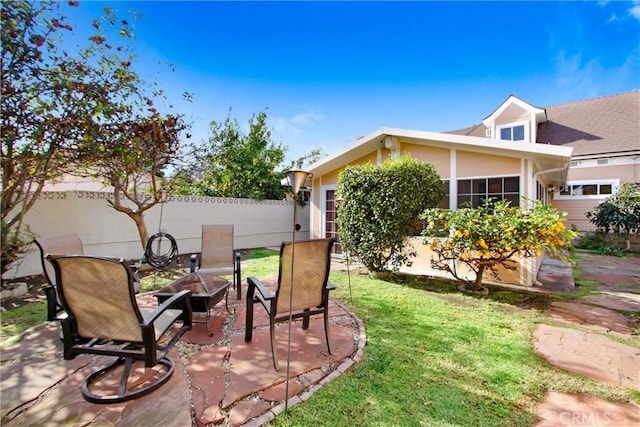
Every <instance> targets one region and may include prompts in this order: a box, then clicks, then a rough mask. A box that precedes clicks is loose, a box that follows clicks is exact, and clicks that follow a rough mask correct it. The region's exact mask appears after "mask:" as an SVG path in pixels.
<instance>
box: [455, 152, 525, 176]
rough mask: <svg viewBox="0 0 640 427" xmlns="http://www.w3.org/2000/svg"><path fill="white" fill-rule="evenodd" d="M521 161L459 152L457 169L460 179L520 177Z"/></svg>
mask: <svg viewBox="0 0 640 427" xmlns="http://www.w3.org/2000/svg"><path fill="white" fill-rule="evenodd" d="M520 164H521V161H520V159H516V158H512V157H498V156H492V155H489V154H478V153H470V152H468V151H457V154H456V169H457V175H458V179H460V178H465V177H477V176H482V177H485V176H503V175H520Z"/></svg>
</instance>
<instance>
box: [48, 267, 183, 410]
mask: <svg viewBox="0 0 640 427" xmlns="http://www.w3.org/2000/svg"><path fill="white" fill-rule="evenodd" d="M47 259H48V260H49V261H50V262H51V264H52V265H53V268H54V270H55V275H56V283H57V286H58V294H59V296H60V303H61V305H62V307H63V308H64V310H65V312H66V313H67V316H66V317H64V318H61V319H60V322H61V324H62V331H63V344H64V352H63V355H64V359H65V360H71V359H74V358H75V357H76V356H78V355H81V354H97V355H104V356H114V357H116V360H115V361H114V362H112V363H109V364H107V365H105V366H104V367H102V368H100V369H98V370H97V371H95V372H93V373H91V374H90V375H89V376H88V377H87V378H85V380H84V382H83V384H82V395H83V397H84V398H85V400H87V401H89V402H92V403H118V402H124V401H127V400H130V399H134V398H137V397H140V396H143V395H146V394H148V393H150V392H152V391H153V390H156V389H157V388H158V387H160V386H161V385H162V384H164V383H166V382H167V381H168V380H169V378H170V377H171V375H172V374H173V370H174V363H173V360H172V359H171V358H169V357H168V356H167V354H168V352H169V350H170V349H171V348H172V347H173V346H174V344H175V343H176V342H177V341H178V339H180V337H181V336H182V334H183V333H184V332H186V331H187V330H189V329H191V320H192V319H191V305H190V303H189V295H190V292H189V291H183V292H179V293H177V294H176V295H174V296H172V297H171V298H170V299H168V300H166V301H165V302H164V303H162V305H160V306H159V307H157V308H147V309H145V308H139V307H138V304H137V302H136V297H135V293H134V289H133V272H132V271H131V269H130V267H129V266H128V265H127V264H126V263H125V262H123V260H122V259H114V258H103V257H92V256H86V255H47ZM178 324H181V325H180V326H179V327H178ZM135 361H144V368H143V369H144V372H143V373H142V374H140V370H141V369H142V368H141V367H138V369H136V367H135V366H134V363H136V362H135ZM121 365H124V366H121ZM120 370H121V371H122V372H121V376H120V379H119V380H114V379H113V377H114V376H116V377H117V375H119V374H120ZM132 372H133V375H131V373H132ZM130 376H131V377H132V379H130V378H129V377H130Z"/></svg>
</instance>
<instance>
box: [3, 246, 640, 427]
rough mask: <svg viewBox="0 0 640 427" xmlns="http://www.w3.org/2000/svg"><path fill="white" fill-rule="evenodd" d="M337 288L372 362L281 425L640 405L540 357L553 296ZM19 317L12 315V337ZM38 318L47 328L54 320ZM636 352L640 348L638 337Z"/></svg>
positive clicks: (339, 278) (365, 285)
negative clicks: (569, 402)
mask: <svg viewBox="0 0 640 427" xmlns="http://www.w3.org/2000/svg"><path fill="white" fill-rule="evenodd" d="M242 268H243V280H244V278H245V277H246V276H249V275H255V276H258V277H260V276H264V275H267V274H274V273H277V268H278V254H277V252H276V251H269V250H260V251H251V252H250V253H248V254H246V256H244V257H243V263H242ZM159 279H161V277H157V276H147V277H146V278H145V279H144V280H143V289H145V290H147V289H150V288H158V287H160V286H164V285H163V284H162V283H160V282H161V281H160V280H159ZM151 280H153V281H154V282H155V283H151V282H150V281H151ZM167 280H169V278H167ZM331 280H332V281H333V282H334V283H335V284H336V285H337V289H336V290H335V291H334V292H333V293H332V297H333V298H335V299H337V300H339V301H340V302H341V303H343V304H345V305H346V306H348V307H349V308H350V309H351V310H352V311H353V312H354V313H355V314H356V315H357V316H358V317H359V318H360V319H362V321H363V322H364V324H365V329H366V334H367V345H366V347H365V350H364V356H363V358H362V361H361V362H360V363H358V364H356V365H354V366H353V367H351V368H350V369H349V370H348V371H347V372H346V373H344V374H343V375H341V376H340V377H338V378H337V379H335V380H334V381H332V382H330V383H329V384H328V385H326V386H324V387H323V388H322V389H320V390H319V391H318V392H316V393H315V394H314V395H313V397H312V398H311V399H309V400H308V401H307V402H304V403H301V404H298V405H295V406H294V407H291V408H290V409H289V411H288V412H287V413H286V414H284V413H283V414H280V415H279V416H278V417H277V418H276V419H275V420H274V421H273V422H272V423H271V425H278V426H301V425H312V424H313V425H324V426H354V425H358V426H361V425H363V426H400V425H401V426H528V425H531V424H532V423H533V422H534V420H535V408H536V405H537V404H538V403H539V402H540V401H541V400H542V398H543V396H544V395H545V393H546V392H547V391H549V390H555V391H562V392H588V393H592V394H595V395H598V396H601V397H603V398H606V399H610V400H615V401H621V402H633V403H635V404H640V392H635V391H631V390H629V389H624V388H620V387H616V386H613V385H607V384H602V383H598V382H595V381H591V380H588V379H586V378H583V377H580V376H576V375H572V374H569V373H566V372H564V371H561V370H558V369H556V368H553V367H552V366H550V365H549V364H547V363H546V362H545V361H543V360H542V359H541V358H539V357H538V356H537V355H535V353H534V352H533V340H532V334H533V330H534V329H535V327H536V324H537V323H540V322H549V323H552V324H553V323H554V322H552V321H550V320H548V319H546V318H545V317H544V316H543V315H542V314H541V309H542V308H544V307H545V306H546V304H548V303H549V302H550V300H551V298H550V297H549V296H532V295H531V294H530V293H526V292H517V291H512V290H494V292H493V293H492V294H491V295H489V296H488V297H473V296H468V295H463V294H461V293H459V292H458V291H456V290H455V285H453V284H451V283H450V282H447V281H440V280H435V279H427V278H408V279H407V278H405V279H404V280H398V281H395V282H387V281H381V280H375V279H372V278H370V277H369V276H367V275H361V274H357V273H355V272H352V274H351V283H352V286H353V303H350V302H349V289H348V276H347V274H346V273H345V272H333V273H332V274H331ZM27 307H28V306H27ZM531 307H533V308H531ZM20 310H22V309H20ZM11 311H14V310H11ZM11 311H9V312H7V313H3V335H4V334H5V331H4V321H5V320H6V318H7V316H8V315H11ZM30 318H31V319H32V321H33V319H34V318H37V320H38V322H39V321H42V319H43V318H44V311H43V312H42V315H41V316H40V317H37V315H36V314H32V315H31V317H30ZM21 325H22V326H21V327H24V324H23V323H22V324H21ZM628 343H629V344H631V345H634V346H636V347H639V348H640V345H639V342H638V339H637V337H636V338H634V339H633V340H631V341H630V342H628Z"/></svg>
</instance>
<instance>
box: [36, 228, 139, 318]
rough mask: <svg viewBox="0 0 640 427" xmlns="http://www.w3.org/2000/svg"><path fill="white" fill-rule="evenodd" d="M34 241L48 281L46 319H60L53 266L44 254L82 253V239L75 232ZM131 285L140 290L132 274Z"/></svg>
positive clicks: (45, 290)
mask: <svg viewBox="0 0 640 427" xmlns="http://www.w3.org/2000/svg"><path fill="white" fill-rule="evenodd" d="M34 243H35V244H36V246H38V249H40V261H41V262H42V271H43V273H44V276H45V278H46V279H47V283H48V284H47V285H46V286H45V287H44V288H43V290H44V293H45V295H46V296H47V320H49V321H52V320H60V319H59V316H60V315H61V313H62V311H63V310H62V306H61V305H60V302H59V299H58V295H57V290H56V275H55V272H54V270H53V266H52V265H51V263H49V261H47V259H46V255H47V254H51V255H84V250H83V245H82V240H81V239H80V236H78V235H77V234H75V233H70V234H61V235H58V236H50V237H38V238H37V239H35V241H34ZM133 286H134V289H135V291H136V293H138V292H140V280H139V279H138V277H137V276H134V285H133Z"/></svg>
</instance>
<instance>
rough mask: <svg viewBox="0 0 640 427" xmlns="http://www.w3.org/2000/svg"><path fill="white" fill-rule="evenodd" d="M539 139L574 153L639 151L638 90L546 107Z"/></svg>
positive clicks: (639, 94) (575, 155) (582, 154)
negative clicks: (544, 120) (567, 148)
mask: <svg viewBox="0 0 640 427" xmlns="http://www.w3.org/2000/svg"><path fill="white" fill-rule="evenodd" d="M547 117H548V119H549V120H548V121H547V123H542V124H540V126H539V128H538V142H543V143H547V144H551V145H556V146H565V147H574V151H573V156H574V158H575V157H584V156H587V157H588V156H598V155H602V154H606V155H611V154H613V155H616V154H618V155H620V154H631V153H634V152H635V153H640V91H638V90H636V91H633V92H626V93H621V94H617V95H610V96H604V97H601V98H592V99H587V100H584V101H577V102H570V103H567V104H560V105H554V106H551V107H547Z"/></svg>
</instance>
